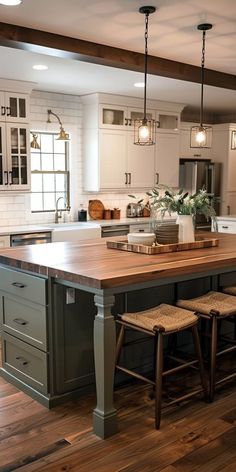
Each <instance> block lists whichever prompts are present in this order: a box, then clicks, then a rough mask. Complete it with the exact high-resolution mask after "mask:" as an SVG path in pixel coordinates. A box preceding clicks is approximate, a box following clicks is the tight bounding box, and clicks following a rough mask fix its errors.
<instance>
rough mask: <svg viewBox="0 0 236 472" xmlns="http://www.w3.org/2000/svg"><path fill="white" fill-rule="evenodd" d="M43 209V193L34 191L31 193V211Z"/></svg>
mask: <svg viewBox="0 0 236 472" xmlns="http://www.w3.org/2000/svg"><path fill="white" fill-rule="evenodd" d="M42 210H43V197H42V194H41V193H32V195H31V211H42Z"/></svg>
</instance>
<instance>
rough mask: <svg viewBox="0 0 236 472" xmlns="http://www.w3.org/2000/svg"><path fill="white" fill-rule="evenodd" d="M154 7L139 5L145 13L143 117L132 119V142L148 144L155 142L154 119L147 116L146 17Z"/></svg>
mask: <svg viewBox="0 0 236 472" xmlns="http://www.w3.org/2000/svg"><path fill="white" fill-rule="evenodd" d="M155 11H156V8H155V7H149V6H146V7H141V8H139V13H142V14H143V15H145V36H144V39H145V56H144V111H143V119H141V120H140V119H139V120H134V144H138V145H140V146H150V145H152V144H155V131H156V121H155V120H152V119H149V118H147V59H148V46H147V41H148V19H149V15H150V14H151V13H154V12H155Z"/></svg>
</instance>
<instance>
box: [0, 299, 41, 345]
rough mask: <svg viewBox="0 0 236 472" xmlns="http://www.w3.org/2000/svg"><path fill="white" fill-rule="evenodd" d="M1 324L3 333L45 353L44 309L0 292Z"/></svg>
mask: <svg viewBox="0 0 236 472" xmlns="http://www.w3.org/2000/svg"><path fill="white" fill-rule="evenodd" d="M1 295H2V297H1V299H2V303H1V319H2V320H1V323H2V328H3V330H4V331H7V332H8V333H9V334H12V335H13V336H17V337H18V338H20V339H22V340H23V341H26V342H27V343H29V344H32V345H33V346H35V347H38V348H39V349H42V350H44V351H46V349H47V337H46V307H44V306H42V305H37V304H36V303H29V302H25V301H24V300H20V301H19V298H16V297H14V296H13V295H11V296H9V295H8V294H7V293H4V292H2V294H1Z"/></svg>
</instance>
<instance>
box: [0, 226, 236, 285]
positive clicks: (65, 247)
mask: <svg viewBox="0 0 236 472" xmlns="http://www.w3.org/2000/svg"><path fill="white" fill-rule="evenodd" d="M199 234H201V235H203V236H205V237H207V238H208V237H209V233H207V232H205V233H203V232H202V233H199ZM211 235H212V237H217V238H218V239H219V246H218V247H214V248H204V249H197V250H196V249H195V250H193V249H192V250H188V251H181V252H175V253H169V254H158V255H157V254H156V255H145V254H137V253H133V252H125V251H119V250H115V249H108V248H107V246H106V239H96V240H90V241H80V242H74V243H72V242H62V243H49V244H43V245H40V244H39V245H34V246H24V247H16V248H10V249H5V250H1V251H0V263H2V264H5V265H7V266H10V267H13V268H18V269H22V270H28V271H31V272H34V273H36V274H42V275H47V276H51V277H55V278H60V279H63V280H66V281H69V282H74V283H78V284H81V285H82V286H87V287H91V288H98V289H103V288H117V287H121V286H125V285H131V284H136V283H143V282H146V281H149V282H150V281H156V280H158V279H163V278H167V277H168V278H169V277H178V276H182V275H184V276H186V275H187V274H190V276H191V275H193V273H194V274H195V273H205V272H207V271H208V270H212V269H221V268H232V270H235V269H236V235H234V234H222V233H211Z"/></svg>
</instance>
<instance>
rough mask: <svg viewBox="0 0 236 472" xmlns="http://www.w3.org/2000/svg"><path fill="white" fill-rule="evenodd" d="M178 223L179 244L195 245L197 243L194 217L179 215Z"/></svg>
mask: <svg viewBox="0 0 236 472" xmlns="http://www.w3.org/2000/svg"><path fill="white" fill-rule="evenodd" d="M176 223H177V224H178V225H179V242H180V243H193V242H194V241H195V235H194V226H193V218H192V216H191V215H178V216H177V220H176Z"/></svg>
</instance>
